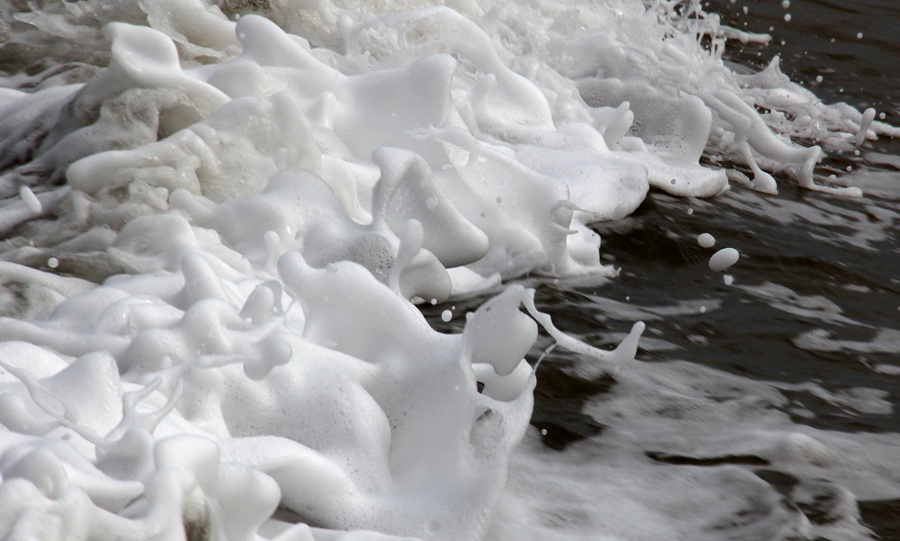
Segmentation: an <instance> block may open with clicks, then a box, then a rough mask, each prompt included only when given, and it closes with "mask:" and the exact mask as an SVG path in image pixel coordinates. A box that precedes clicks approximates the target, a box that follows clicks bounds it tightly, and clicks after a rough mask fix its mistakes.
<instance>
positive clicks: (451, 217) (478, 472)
mask: <svg viewBox="0 0 900 541" xmlns="http://www.w3.org/2000/svg"><path fill="white" fill-rule="evenodd" d="M421 4H424V3H421ZM447 4H448V5H447V6H426V5H420V3H417V2H406V3H404V2H397V3H391V4H390V5H388V4H387V3H382V2H374V3H369V2H360V3H352V2H343V1H335V2H324V1H323V2H306V3H302V2H301V3H296V4H289V3H287V2H280V3H272V4H271V5H269V6H268V7H265V8H264V9H262V13H261V14H254V13H251V11H252V10H253V9H255V7H254V6H256V3H253V2H248V3H246V4H242V3H240V2H226V3H224V4H223V5H222V7H219V6H217V5H215V4H214V3H212V2H204V1H201V0H192V1H188V2H183V1H181V2H177V1H165V2H149V1H134V2H127V1H126V2H119V3H115V4H108V3H103V2H81V3H77V4H73V3H64V4H60V5H55V6H44V7H38V6H36V5H35V6H29V8H28V9H27V10H26V9H25V8H22V11H21V12H18V13H14V11H16V9H17V8H15V7H7V8H4V9H3V10H0V13H2V14H3V16H4V18H5V19H4V21H3V22H4V26H3V32H4V33H5V34H4V39H5V40H6V43H5V44H4V48H5V50H6V49H9V50H10V51H14V52H15V54H14V55H13V54H11V56H10V61H9V65H11V66H14V67H15V66H17V68H16V70H15V73H13V74H11V75H9V76H8V77H6V78H5V79H4V80H3V83H4V86H5V87H9V89H8V90H3V91H2V93H0V156H2V158H0V171H2V174H0V196H2V197H3V198H4V199H3V201H2V203H0V205H2V210H0V228H2V231H3V232H4V234H5V238H4V240H3V241H2V250H0V251H2V258H3V260H4V261H3V262H2V263H0V279H2V284H3V289H2V291H3V293H4V295H3V296H2V297H0V302H2V305H0V306H2V310H3V312H4V314H6V315H7V316H8V317H5V318H3V319H2V320H0V340H2V343H0V423H2V425H3V427H4V428H5V431H4V432H2V433H0V452H2V455H0V475H2V481H3V482H2V484H0V535H3V536H4V537H9V538H22V539H24V538H39V539H113V538H129V539H145V538H146V539H150V538H152V539H181V538H184V537H185V536H187V537H188V538H192V539H195V538H196V539H199V538H215V539H257V538H278V539H298V540H299V539H304V540H305V539H317V540H327V539H347V540H350V539H354V540H357V539H358V540H362V539H366V540H369V539H371V540H374V539H397V538H399V537H394V536H411V537H414V538H418V539H435V540H438V539H454V540H457V539H478V538H482V537H483V536H484V535H485V533H486V532H487V531H488V529H489V524H490V521H491V516H492V512H493V509H494V508H495V506H496V505H497V502H498V501H499V498H500V497H501V492H502V490H503V487H504V484H505V481H506V478H507V469H508V467H509V457H510V454H511V452H512V450H513V448H514V447H515V446H516V445H517V443H518V442H519V441H520V440H521V439H522V437H523V435H524V434H525V431H526V427H527V424H528V421H529V417H530V414H531V408H532V400H533V399H532V389H533V387H534V384H535V378H534V373H533V369H532V368H531V367H530V366H529V365H528V363H526V362H525V361H524V360H523V357H524V356H525V355H526V353H527V352H528V351H529V350H530V349H531V348H532V347H533V346H534V345H535V343H536V340H537V337H538V334H539V329H543V330H544V331H545V332H546V333H548V334H549V335H550V336H551V337H552V338H553V339H554V340H555V341H556V342H557V343H558V344H559V345H560V346H562V347H565V348H568V349H570V350H572V351H574V352H576V353H577V354H579V355H581V356H583V357H585V358H588V359H592V361H591V362H592V363H593V365H594V366H595V370H597V371H598V372H602V371H615V370H620V369H622V367H623V366H626V365H627V363H628V362H629V361H630V360H632V359H633V358H634V356H635V354H636V351H637V344H638V339H639V337H640V335H641V333H642V332H643V331H644V329H645V325H644V324H643V323H640V322H638V323H636V324H635V325H634V327H633V329H632V331H631V333H630V334H628V335H627V336H626V337H625V338H624V339H623V340H622V342H621V345H620V346H619V347H618V348H617V349H616V350H615V351H612V352H609V351H605V350H599V349H597V348H594V347H592V346H590V345H588V344H585V343H582V342H580V341H578V340H576V339H574V338H571V337H569V336H568V335H566V334H565V333H564V332H562V331H560V330H558V329H557V328H556V327H555V326H554V324H553V322H552V321H551V320H550V317H549V316H548V315H546V314H544V313H542V312H541V311H539V310H538V309H537V307H536V306H535V303H534V297H533V295H534V292H533V291H532V290H529V289H527V288H525V287H523V286H521V285H517V284H513V285H510V286H505V287H504V284H505V283H506V282H508V281H510V280H513V279H516V278H519V277H522V276H525V275H533V276H545V277H573V276H605V277H614V276H615V275H616V274H617V272H618V270H617V269H616V268H614V267H612V266H609V265H604V264H602V263H601V260H600V257H599V249H600V238H599V236H598V235H597V234H596V232H594V231H593V230H592V229H591V228H590V227H589V226H590V224H591V223H594V222H597V221H601V220H614V219H621V218H623V217H625V216H627V215H629V214H630V213H632V212H633V211H634V210H635V209H636V208H637V207H638V206H639V205H640V204H641V203H642V201H643V200H644V198H645V197H646V195H647V193H648V191H649V190H650V189H651V188H654V189H658V190H663V191H666V192H668V193H671V194H674V195H678V196H691V197H711V196H715V195H717V194H720V193H722V192H723V191H725V190H727V189H729V175H728V174H727V172H726V170H725V169H723V168H721V167H716V166H711V165H708V164H707V163H706V162H707V161H714V162H718V163H728V164H732V165H734V164H739V165H741V166H743V167H745V168H747V169H748V170H750V171H751V173H752V178H748V177H746V176H743V174H741V175H731V176H732V178H735V179H738V180H741V181H742V182H744V183H745V184H747V185H748V186H750V187H751V188H754V189H758V190H761V191H764V192H767V193H774V192H776V191H777V183H776V181H775V179H774V177H773V175H772V173H774V172H779V173H781V172H784V174H785V175H787V176H790V177H793V178H794V179H796V181H797V182H799V183H800V184H801V185H802V186H804V187H806V188H810V189H816V190H827V191H832V192H837V193H843V194H849V195H858V190H856V189H855V188H845V187H834V186H826V185H824V184H823V183H822V179H820V178H818V177H816V176H815V174H814V171H815V166H816V163H817V160H819V159H820V157H821V156H822V153H823V148H822V147H818V146H814V147H811V148H807V147H803V146H800V145H798V144H795V143H793V142H792V141H791V137H792V136H793V137H801V136H809V135H810V131H809V130H811V129H812V128H810V127H809V126H818V131H817V132H816V133H815V134H814V135H815V136H816V138H817V139H818V140H820V141H822V145H823V146H824V150H827V149H842V148H845V147H847V148H852V146H853V145H858V144H859V143H860V142H861V141H862V140H863V139H864V138H866V137H874V136H875V135H876V134H879V133H882V134H888V133H890V134H895V133H896V130H894V129H893V128H891V127H889V126H887V125H885V124H883V123H881V122H878V121H874V120H873V114H870V113H869V112H867V113H866V114H860V113H859V112H858V111H855V110H853V109H850V108H840V107H828V106H825V105H822V104H821V103H820V102H819V101H818V100H817V99H815V96H813V95H812V94H811V93H809V92H808V91H806V90H804V89H803V88H801V87H799V86H797V85H794V84H793V83H791V82H790V81H788V80H787V78H786V77H785V76H784V75H783V74H782V73H781V72H780V70H779V69H778V63H777V60H776V61H773V63H772V64H771V65H770V66H769V67H768V68H767V69H766V70H764V71H763V72H761V73H757V74H753V75H738V74H736V73H734V72H733V71H731V70H730V69H729V68H728V67H726V66H725V65H724V63H723V62H722V58H721V54H722V50H723V48H724V47H725V43H726V41H727V39H728V38H729V37H741V38H744V39H762V38H760V37H759V36H753V35H748V34H743V33H741V32H738V31H736V30H733V29H729V28H725V27H723V26H721V25H720V24H719V21H718V18H717V17H716V16H714V15H710V14H706V13H703V12H702V11H700V10H699V8H698V9H692V10H691V11H690V12H686V11H684V10H677V9H675V8H674V7H672V6H669V4H666V3H641V2H635V1H613V2H607V3H605V4H604V5H603V6H600V5H594V4H589V3H585V4H584V5H577V6H571V5H569V3H561V2H560V3H557V2H552V1H548V2H543V3H540V4H533V5H525V4H520V3H516V2H498V3H496V5H493V6H490V7H483V6H480V5H478V4H477V3H475V2H467V1H457V2H448V3H447ZM223 10H224V11H223ZM226 13H227V14H226ZM701 38H703V39H701ZM704 39H705V40H707V41H708V42H709V44H708V46H706V47H704V45H703V44H702V43H703V42H704ZM48 43H52V44H53V45H52V46H50V45H48ZM82 49H85V50H86V53H87V54H83V52H82ZM79 59H80V60H79ZM38 60H41V61H42V62H43V64H41V65H42V66H43V69H40V70H35V69H30V70H25V69H24V68H25V67H27V66H31V65H32V64H33V63H34V62H36V61H38ZM29 74H30V75H29ZM23 89H28V90H27V91H26V90H23ZM754 105H756V106H758V107H760V108H767V109H769V110H771V111H774V112H775V113H774V116H770V117H767V118H764V117H763V116H761V114H760V113H759V112H758V111H757V109H756V108H754ZM800 114H804V115H806V117H810V118H814V119H816V122H813V123H806V124H804V126H803V127H800V126H798V125H795V124H792V123H790V122H787V121H783V122H780V121H782V120H784V119H785V118H787V117H788V116H790V117H792V118H793V117H796V116H799V115H800ZM778 115H780V116H778ZM704 157H715V159H714V160H712V159H710V160H705V158H704ZM702 160H703V161H704V163H701V161H702ZM729 250H730V249H729ZM725 255H727V256H728V257H725V256H723V255H717V256H713V261H711V262H710V266H711V267H714V268H715V270H724V268H727V267H728V266H729V265H731V264H733V263H735V261H736V260H737V257H736V252H734V254H733V255H731V254H730V252H729V253H728V254H725ZM723 258H724V259H725V260H726V261H719V260H722V259H723ZM486 291H489V292H493V293H496V295H495V296H494V297H493V298H492V299H491V300H488V301H487V302H485V303H484V304H483V305H482V306H481V307H480V308H478V309H476V310H474V311H473V312H471V313H470V314H468V316H467V318H466V321H465V327H464V330H463V332H462V333H461V334H443V333H439V332H437V331H435V330H433V329H432V328H431V327H430V326H429V324H428V322H427V321H426V320H425V318H424V317H423V316H422V314H421V313H420V311H419V310H418V308H417V307H416V304H417V303H422V302H431V303H438V302H442V301H444V300H447V299H451V298H458V297H461V296H464V295H472V294H475V293H479V292H486ZM523 310H524V311H523ZM450 315H451V316H452V314H450ZM517 467H519V466H517ZM521 467H524V466H521ZM278 508H281V511H280V512H281V513H289V514H290V516H292V517H293V519H292V521H293V522H294V523H295V524H293V525H287V524H284V523H283V522H280V521H277V520H270V517H271V516H272V515H273V513H275V512H276V509H278ZM345 530H346V531H351V530H352V531H351V532H350V533H343V532H344V531H345Z"/></svg>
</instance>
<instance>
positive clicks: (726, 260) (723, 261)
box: [709, 248, 741, 272]
mask: <svg viewBox="0 0 900 541" xmlns="http://www.w3.org/2000/svg"><path fill="white" fill-rule="evenodd" d="M740 257H741V256H740V254H739V253H738V251H737V250H735V249H734V248H722V249H721V250H719V251H718V252H716V253H714V254H713V255H712V257H710V258H709V268H710V270H712V271H714V272H722V271H724V270H725V269H727V268H728V267H730V266H732V265H734V264H735V263H737V261H738V259H740Z"/></svg>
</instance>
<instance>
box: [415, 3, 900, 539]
mask: <svg viewBox="0 0 900 541" xmlns="http://www.w3.org/2000/svg"><path fill="white" fill-rule="evenodd" d="M705 5H707V4H706V3H705ZM744 6H746V7H747V8H748V14H747V15H745V14H744V13H743V9H742V8H743V7H744ZM708 9H710V10H713V11H717V12H718V13H721V14H722V16H723V20H724V22H726V23H727V24H729V25H731V26H734V27H738V28H742V29H745V30H748V31H751V32H767V33H771V35H772V36H773V38H774V39H773V41H772V42H771V43H770V44H768V45H765V46H763V45H746V46H740V45H739V44H737V45H736V46H734V47H732V49H731V50H730V52H729V53H728V55H727V56H728V59H729V60H731V61H734V62H737V63H740V64H743V65H745V66H751V67H754V68H762V67H764V66H765V65H766V64H767V63H768V62H769V60H770V59H771V57H772V56H773V55H774V54H776V53H777V54H779V55H780V57H781V60H782V62H781V66H782V70H783V71H784V72H785V73H786V74H788V75H789V76H790V77H791V79H792V80H794V81H796V82H799V83H801V84H802V85H803V86H806V87H807V88H811V89H813V90H814V92H815V93H816V94H817V95H818V96H820V97H821V98H822V99H823V101H825V102H829V103H831V102H837V101H845V102H847V103H849V104H851V105H853V106H856V107H858V108H860V109H861V110H862V109H864V108H866V107H875V108H876V110H878V111H879V112H885V115H886V121H887V122H890V123H892V124H894V125H897V124H898V120H900V85H898V84H897V81H898V78H897V69H898V68H900V3H897V2H895V1H894V0H880V1H876V0H864V1H859V2H839V1H836V0H815V1H809V0H806V1H804V0H793V1H792V2H790V6H789V7H788V8H787V9H785V8H784V7H782V3H781V2H780V1H775V0H755V1H754V0H751V1H745V2H742V1H738V2H735V3H731V2H730V1H729V0H718V1H715V2H709V3H708ZM787 13H790V14H791V20H790V22H785V20H784V19H785V17H784V16H785V14H787ZM745 23H746V24H745ZM770 27H771V28H772V30H770ZM859 32H862V33H863V37H862V39H858V38H857V33H859ZM819 75H821V76H822V81H821V82H816V77H817V76H819ZM861 151H862V152H861V154H860V156H855V155H846V156H831V157H830V158H829V159H828V160H826V161H825V162H824V163H825V165H823V166H822V168H820V171H818V173H819V174H821V175H827V174H830V173H832V172H835V171H837V170H839V169H845V168H846V166H848V165H849V166H850V167H851V169H853V170H854V171H855V173H854V174H855V175H857V176H856V177H854V178H856V179H857V180H856V182H857V183H858V184H862V186H861V187H862V188H863V190H864V191H865V192H866V193H867V195H866V197H865V198H864V199H862V200H852V199H846V198H842V197H836V196H831V195H826V194H822V193H816V192H810V191H807V190H803V189H800V188H798V187H797V186H796V183H795V182H794V181H792V180H790V179H788V178H779V177H777V176H776V179H777V180H778V181H779V189H780V192H781V193H780V194H779V195H777V196H765V195H761V194H758V193H755V192H751V191H749V190H746V189H744V188H741V187H733V188H732V190H731V191H730V192H728V193H726V194H723V195H721V196H719V197H717V198H715V199H714V200H712V201H698V200H689V199H677V198H673V197H671V196H668V195H666V194H663V193H660V192H652V193H651V194H650V196H649V197H648V198H647V200H646V201H645V203H644V204H643V205H642V206H641V207H640V208H639V209H638V211H637V212H636V213H634V215H632V216H631V217H629V218H627V219H625V220H622V221H619V222H615V223H609V224H597V225H596V226H595V227H596V229H597V231H599V232H600V233H601V236H602V238H603V247H602V254H603V257H604V258H606V259H607V260H608V262H612V263H614V264H615V265H616V266H618V267H621V268H622V272H621V274H620V276H619V277H618V278H617V279H615V280H611V281H609V282H607V283H604V284H603V285H593V286H578V285H572V284H565V283H549V282H547V281H538V282H536V283H533V284H529V285H532V286H535V287H536V288H537V299H538V303H539V307H540V308H541V309H543V310H545V311H548V312H549V313H551V314H552V315H553V317H554V320H555V322H556V324H557V325H558V326H559V327H560V328H562V329H565V330H567V331H568V332H571V333H573V334H576V335H579V336H580V337H582V338H583V339H585V340H586V341H588V342H590V343H592V344H594V345H599V346H603V345H612V344H613V343H615V342H617V340H618V339H620V338H621V333H625V332H627V331H628V329H630V327H631V324H632V323H633V321H635V320H636V319H639V318H640V317H639V316H640V314H643V315H646V314H647V313H648V312H649V313H651V314H653V313H656V314H660V315H661V316H662V317H659V318H655V319H654V320H653V321H651V322H648V330H647V332H646V333H645V334H644V337H645V338H646V339H650V341H649V344H651V345H650V346H649V347H646V348H642V349H641V350H640V351H639V354H638V357H639V358H640V359H641V360H643V361H650V362H653V361H668V360H673V359H684V360H688V361H690V362H694V363H699V364H703V365H706V366H709V367H713V368H716V369H718V370H722V371H725V372H729V373H734V374H738V375H741V376H745V377H749V378H752V379H755V380H762V381H772V382H783V383H787V384H802V383H805V382H812V383H815V384H817V385H818V386H820V387H822V388H824V389H826V390H829V391H832V392H840V391H841V390H846V389H852V388H868V389H877V390H879V391H881V392H883V395H882V396H883V398H884V399H885V400H887V401H889V402H890V403H891V404H892V405H893V408H894V412H895V413H894V414H893V415H884V414H871V413H870V414H867V413H860V412H856V411H852V410H848V409H846V408H839V407H837V406H834V405H832V404H830V403H828V402H827V401H825V400H822V399H821V398H818V397H816V396H815V395H814V394H813V393H806V392H802V391H794V392H790V391H785V392H784V394H785V396H786V397H787V398H788V400H789V403H790V407H788V408H786V411H789V412H790V411H796V410H797V409H798V408H799V409H802V410H806V411H810V412H812V413H813V414H814V416H803V417H798V416H796V415H794V414H792V418H793V420H794V422H796V423H803V424H807V425H810V426H813V427H815V428H820V429H826V430H836V431H844V432H900V416H898V415H897V414H896V411H898V410H900V388H898V384H897V379H896V376H886V375H884V374H882V373H879V372H877V371H875V370H873V369H872V367H873V366H879V365H881V366H900V359H898V358H897V354H896V353H894V352H891V351H887V352H878V351H862V352H860V351H846V350H844V351H816V350H811V349H805V348H801V347H798V345H797V337H799V336H803V335H808V334H809V333H811V332H826V331H827V332H828V333H829V334H828V335H827V336H828V338H829V339H831V340H842V341H853V342H859V343H863V344H865V343H869V342H870V341H871V340H872V338H873V336H874V335H875V333H876V330H877V329H884V328H890V329H900V312H898V308H900V280H898V278H900V273H898V269H900V240H898V239H900V236H898V231H900V172H898V171H897V170H896V169H894V168H892V167H891V166H889V165H877V163H883V162H884V160H873V159H871V157H872V156H878V155H881V156H898V155H900V141H895V140H892V139H890V138H882V139H881V140H879V141H876V142H867V143H865V144H864V145H863V147H862V149H861ZM703 232H709V233H711V234H713V235H714V236H715V237H716V239H717V242H716V248H720V247H727V246H731V247H735V248H737V249H738V250H739V251H740V253H741V259H740V261H739V262H738V263H737V265H735V266H734V267H732V268H731V269H729V271H728V272H730V273H731V274H732V275H733V277H734V283H733V284H732V285H731V286H729V285H726V284H725V283H724V282H723V278H722V275H721V274H719V273H714V272H711V271H710V270H709V269H708V267H707V260H708V258H709V256H710V254H711V253H712V252H711V251H710V250H709V249H705V248H701V247H700V246H699V245H698V244H697V241H696V238H697V235H698V234H700V233H703ZM761 292H768V293H766V294H761ZM798 299H799V300H798ZM802 299H807V301H805V302H806V305H804V301H803V300H802ZM808 299H813V300H816V299H818V301H815V302H819V301H820V302H819V304H818V305H816V304H815V302H813V304H812V305H809V301H808ZM610 301H611V302H610ZM480 302H481V300H475V301H472V302H470V303H466V302H465V301H459V302H455V303H453V304H454V306H455V308H456V313H460V311H463V312H464V311H465V309H466V305H467V304H471V306H472V307H475V306H477V305H478V304H480ZM692 303H693V305H696V304H697V303H701V304H704V305H708V306H709V308H710V310H709V311H707V312H705V313H698V311H697V310H682V312H688V313H682V314H680V315H671V316H664V314H666V313H671V312H672V310H671V308H672V307H679V306H680V307H685V306H691V305H692ZM779 303H781V304H784V303H787V304H792V305H793V307H794V308H795V310H793V312H790V311H785V310H784V309H779V308H777V306H778V305H779ZM798 305H803V306H805V307H806V310H807V311H806V312H802V310H798V309H797V308H800V309H802V308H803V306H799V307H798ZM628 306H631V307H635V308H637V309H638V312H639V314H638V315H629V310H623V309H622V308H623V307H628ZM444 308H446V307H444V306H437V307H430V308H429V309H428V310H427V312H428V314H429V315H430V320H431V321H432V323H433V324H434V325H435V327H437V328H443V329H445V330H450V329H453V328H454V327H456V326H457V322H455V321H454V322H451V323H449V324H444V323H442V322H441V321H440V318H439V315H440V313H441V310H443V309H444ZM834 316H838V317H834ZM617 333H618V334H617ZM655 341H661V342H655ZM549 343H550V342H549V340H547V341H545V342H543V343H540V344H539V347H536V348H535V350H534V351H533V352H532V355H533V359H532V360H534V359H536V358H537V357H538V356H539V355H540V354H541V350H542V349H543V348H545V347H546V346H547V345H548V344H549ZM659 343H662V344H665V347H659V346H658V345H657V347H653V344H659ZM863 349H865V348H863ZM887 349H891V348H887ZM893 349H896V348H893ZM567 355H568V354H566V353H565V352H556V351H555V352H553V353H551V354H550V355H548V356H547V357H546V358H545V359H544V361H543V362H542V364H541V366H540V368H539V369H538V387H537V390H536V404H535V412H534V416H533V418H532V424H533V425H535V426H536V427H537V428H541V429H544V428H547V429H550V430H548V435H545V437H544V439H543V441H544V443H545V444H546V445H547V446H549V447H551V448H553V449H562V448H564V447H566V446H567V445H568V444H570V443H571V442H573V441H577V440H579V439H583V438H586V437H591V436H596V435H598V434H601V433H602V431H603V426H601V425H600V424H598V423H597V422H595V421H594V420H593V419H592V418H591V417H590V416H588V415H586V414H584V413H583V412H582V407H583V404H584V403H585V401H586V400H588V399H589V398H590V397H592V396H597V395H599V394H602V393H604V392H605V391H607V390H608V389H609V388H610V386H612V385H613V384H614V379H612V378H611V377H604V378H601V379H599V380H590V381H589V380H583V379H579V378H578V377H577V376H573V375H572V372H571V371H567V370H565V367H566V366H567V365H569V364H571V363H572V359H571V358H570V357H568V356H567ZM789 481H790V480H788V481H787V482H788V484H790V483H789ZM776 485H777V483H776ZM773 486H775V485H773ZM860 513H861V516H862V520H863V522H864V523H865V524H866V525H868V526H869V527H870V528H872V530H873V531H874V532H875V533H876V534H877V535H878V536H879V537H880V538H881V539H900V501H877V502H860Z"/></svg>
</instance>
